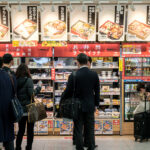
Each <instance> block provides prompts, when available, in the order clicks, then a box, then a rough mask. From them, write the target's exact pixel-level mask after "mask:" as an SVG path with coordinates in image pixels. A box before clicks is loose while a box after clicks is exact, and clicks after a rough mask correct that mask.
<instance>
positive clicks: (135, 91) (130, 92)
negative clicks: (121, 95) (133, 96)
mask: <svg viewBox="0 0 150 150" xmlns="http://www.w3.org/2000/svg"><path fill="white" fill-rule="evenodd" d="M125 93H138V91H132V90H131V91H125Z"/></svg>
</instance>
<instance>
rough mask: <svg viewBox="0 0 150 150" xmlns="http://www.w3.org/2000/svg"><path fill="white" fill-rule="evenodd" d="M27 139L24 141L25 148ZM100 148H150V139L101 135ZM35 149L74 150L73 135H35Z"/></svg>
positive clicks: (98, 140)
mask: <svg viewBox="0 0 150 150" xmlns="http://www.w3.org/2000/svg"><path fill="white" fill-rule="evenodd" d="M25 143H26V140H24V142H23V150H24V147H25ZM96 144H97V145H98V146H99V147H98V150H150V141H148V142H143V143H139V142H135V141H134V138H133V137H130V136H103V137H102V136H100V137H97V138H96ZM33 150H74V147H73V146H72V140H71V137H35V139H34V144H33Z"/></svg>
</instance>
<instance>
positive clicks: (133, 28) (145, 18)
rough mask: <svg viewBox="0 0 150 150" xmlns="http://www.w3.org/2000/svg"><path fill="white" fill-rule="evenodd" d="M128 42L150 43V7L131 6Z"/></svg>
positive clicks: (129, 10)
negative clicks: (132, 7)
mask: <svg viewBox="0 0 150 150" xmlns="http://www.w3.org/2000/svg"><path fill="white" fill-rule="evenodd" d="M127 41H150V6H148V5H134V9H131V6H129V9H128V23H127Z"/></svg>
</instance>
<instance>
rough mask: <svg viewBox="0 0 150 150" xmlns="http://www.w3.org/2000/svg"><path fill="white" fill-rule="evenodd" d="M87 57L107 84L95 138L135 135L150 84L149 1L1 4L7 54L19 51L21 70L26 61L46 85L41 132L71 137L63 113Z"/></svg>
mask: <svg viewBox="0 0 150 150" xmlns="http://www.w3.org/2000/svg"><path fill="white" fill-rule="evenodd" d="M81 52H82V53H85V54H87V55H88V56H90V57H92V64H91V69H92V70H94V71H96V72H97V73H98V76H99V81H100V103H99V108H98V110H97V111H96V112H95V135H97V136H99V135H133V131H134V129H133V128H134V126H133V121H134V118H133V111H134V110H135V108H136V107H137V105H138V104H139V101H140V100H139V98H138V95H137V93H138V92H137V84H138V83H139V82H149V81H150V1H149V0H85V1H83V0H81V1H78V0H70V1H69V0H65V1H64V0H56V1H54V0H51V1H49V0H42V1H41V0H36V1H35V0H31V1H28V0H9V1H4V0H0V57H2V56H3V55H4V54H5V53H10V54H12V55H13V57H14V64H13V66H12V68H11V69H12V70H14V71H15V70H16V69H17V67H18V66H19V65H20V64H21V63H26V64H27V65H28V67H29V69H30V72H31V75H32V79H33V81H34V87H35V88H36V86H37V82H38V81H39V80H41V81H42V82H43V86H42V89H41V92H40V94H38V95H37V96H36V97H35V99H36V100H37V101H40V102H43V104H44V105H45V108H46V111H47V118H46V119H45V120H42V121H39V122H37V123H36V124H35V131H34V132H35V135H51V136H54V135H57V136H60V135H72V132H73V131H72V129H73V122H72V121H68V120H65V119H61V118H57V117H56V114H57V112H58V109H59V103H60V98H61V94H62V92H63V91H64V89H65V87H66V84H67V80H68V77H69V75H70V74H71V73H72V72H73V71H75V70H77V69H78V68H77V63H76V56H77V55H78V54H79V53H81ZM17 131H18V125H17V124H15V132H16V133H17Z"/></svg>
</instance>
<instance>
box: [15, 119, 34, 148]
mask: <svg viewBox="0 0 150 150" xmlns="http://www.w3.org/2000/svg"><path fill="white" fill-rule="evenodd" d="M26 123H27V146H26V150H31V149H32V143H33V138H34V123H28V117H27V116H25V117H23V118H22V119H21V120H20V121H19V131H18V135H17V139H16V150H21V144H22V139H23V136H24V133H25V129H26Z"/></svg>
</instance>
